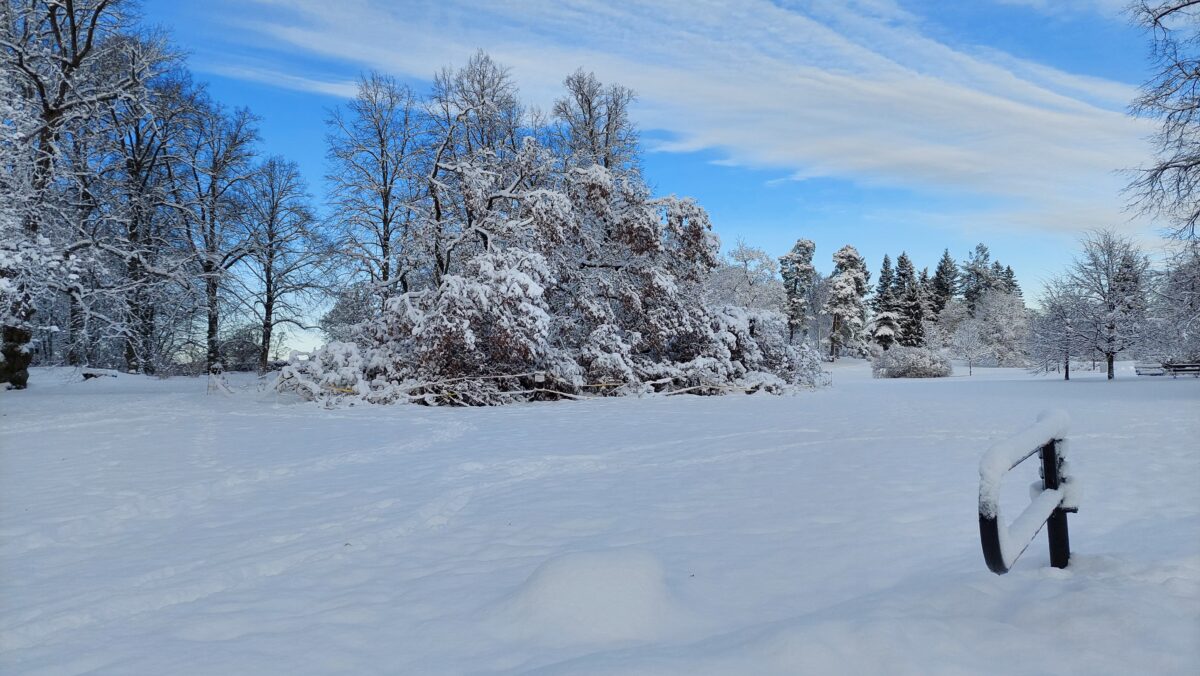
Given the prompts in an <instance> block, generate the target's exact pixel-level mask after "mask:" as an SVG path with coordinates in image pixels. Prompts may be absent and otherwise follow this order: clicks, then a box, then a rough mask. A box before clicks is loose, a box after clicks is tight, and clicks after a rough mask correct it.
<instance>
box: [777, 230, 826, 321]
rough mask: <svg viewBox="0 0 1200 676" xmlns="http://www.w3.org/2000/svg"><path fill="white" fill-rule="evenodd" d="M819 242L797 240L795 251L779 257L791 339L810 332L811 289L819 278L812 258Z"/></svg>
mask: <svg viewBox="0 0 1200 676" xmlns="http://www.w3.org/2000/svg"><path fill="white" fill-rule="evenodd" d="M816 249H817V245H816V244H814V243H813V241H812V240H810V239H798V240H796V243H795V244H794V245H792V250H791V251H789V252H788V253H787V254H784V256H783V257H781V258H780V259H779V273H780V275H781V276H782V277H783V293H784V301H783V302H784V314H785V315H787V322H788V340H789V341H792V340H795V338H796V332H797V331H802V332H804V333H807V325H808V319H809V315H810V313H811V311H812V308H811V307H810V304H809V296H810V295H811V288H812V285H813V281H814V279H815V277H816V273H817V271H816V268H814V267H813V264H812V257H813V252H814V251H816Z"/></svg>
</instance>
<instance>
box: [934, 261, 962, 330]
mask: <svg viewBox="0 0 1200 676" xmlns="http://www.w3.org/2000/svg"><path fill="white" fill-rule="evenodd" d="M957 291H958V264H957V263H955V262H954V259H953V258H951V257H950V250H949V249H946V250H945V251H943V252H942V260H940V261H938V266H937V270H935V271H934V273H933V297H932V299H933V314H934V316H933V317H930V319H936V316H937V315H940V314H941V313H942V310H944V309H945V308H946V303H949V302H950V299H951V298H954V294H955V293H956V292H957Z"/></svg>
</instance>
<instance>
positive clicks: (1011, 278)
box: [1000, 265, 1021, 296]
mask: <svg viewBox="0 0 1200 676" xmlns="http://www.w3.org/2000/svg"><path fill="white" fill-rule="evenodd" d="M1000 281H1001V288H1002V289H1003V290H1004V292H1005V293H1011V294H1015V295H1018V296H1020V295H1021V286H1020V285H1019V284H1017V274H1016V273H1015V272H1013V269H1012V266H1011V265H1006V266H1004V274H1003V275H1001V277H1000Z"/></svg>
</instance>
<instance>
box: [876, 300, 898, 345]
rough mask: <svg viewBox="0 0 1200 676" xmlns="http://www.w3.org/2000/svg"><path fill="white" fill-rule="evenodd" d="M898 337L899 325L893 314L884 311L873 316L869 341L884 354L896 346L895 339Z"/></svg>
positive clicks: (889, 311)
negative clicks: (881, 349)
mask: <svg viewBox="0 0 1200 676" xmlns="http://www.w3.org/2000/svg"><path fill="white" fill-rule="evenodd" d="M899 335H900V324H899V323H898V321H897V317H896V313H895V312H892V311H891V310H885V311H884V312H880V313H878V314H876V315H875V319H874V321H872V322H871V340H873V341H874V342H875V344H876V345H878V346H879V347H882V348H883V351H884V352H887V350H888V348H890V347H891V346H892V345H895V344H896V337H897V336H899Z"/></svg>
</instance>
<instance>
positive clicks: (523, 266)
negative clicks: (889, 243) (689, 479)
mask: <svg viewBox="0 0 1200 676" xmlns="http://www.w3.org/2000/svg"><path fill="white" fill-rule="evenodd" d="M380 82H385V81H384V80H382V79H381V78H379V77H378V76H369V77H367V78H365V79H364V80H363V82H362V83H361V84H360V90H359V96H358V98H357V100H356V101H355V102H354V103H353V104H351V105H350V106H349V107H348V108H347V109H346V111H343V112H339V113H336V114H335V116H334V119H335V120H339V122H338V125H337V128H338V129H343V130H354V129H358V128H360V126H361V125H362V124H364V123H371V121H370V120H369V119H368V120H366V121H364V120H363V119H362V118H363V117H364V116H377V115H378V111H377V108H378V106H377V105H375V104H373V103H372V102H373V101H375V100H376V99H377V98H378V96H379V91H378V90H379V87H380ZM565 84H566V88H567V95H566V96H564V97H563V98H562V99H560V100H559V101H558V102H557V103H556V104H555V106H554V111H555V117H554V119H553V120H552V121H550V123H549V124H548V125H543V123H542V122H541V121H540V120H539V118H538V117H537V116H535V115H533V114H531V113H530V112H529V111H528V110H527V109H526V108H525V107H524V106H523V105H522V104H521V103H520V100H519V97H518V95H517V90H516V86H515V84H514V83H513V81H512V80H511V77H510V75H509V72H508V70H507V69H505V68H503V67H502V66H500V65H499V64H496V63H495V62H494V61H493V60H492V59H490V58H489V57H488V56H487V55H485V54H483V53H482V52H481V53H478V54H476V55H475V56H474V57H473V58H472V59H471V60H470V61H469V62H468V63H467V64H466V65H465V66H464V67H463V68H461V69H459V70H457V71H450V70H446V71H443V72H442V73H440V74H439V75H438V76H437V77H436V78H435V84H434V87H433V91H432V92H431V93H430V94H429V95H428V96H427V97H426V98H425V99H424V100H423V101H421V102H420V105H419V106H416V105H414V106H413V109H414V110H416V109H418V108H419V111H420V114H419V115H418V116H417V119H415V121H413V122H412V124H413V125H415V128H416V129H418V130H419V133H416V134H414V138H416V139H419V140H417V141H414V143H413V145H411V146H409V147H408V149H407V150H406V153H407V159H406V161H405V162H403V163H400V162H397V163H396V169H395V170H396V171H399V172H400V173H401V174H402V176H401V177H400V178H399V179H397V181H396V185H395V186H394V188H393V189H391V190H390V191H389V192H388V195H386V196H385V195H383V194H382V193H381V191H379V190H377V189H375V190H365V191H362V192H361V193H357V194H358V195H359V196H358V197H356V198H355V199H356V200H359V201H360V202H361V203H362V204H363V205H364V211H363V213H364V214H372V215H373V216H372V218H375V219H376V220H375V221H372V223H375V225H373V226H372V227H371V228H370V229H369V230H368V232H369V233H370V237H371V238H372V239H370V242H372V245H371V247H370V251H371V252H372V253H371V255H372V256H378V257H380V258H377V259H375V263H372V264H371V265H370V266H360V268H359V274H358V276H357V283H358V284H362V285H365V286H362V287H361V288H363V289H365V290H367V291H368V293H369V292H370V291H371V290H373V289H379V288H381V287H380V282H381V281H382V279H383V277H384V274H383V271H384V270H386V269H387V268H386V266H384V265H381V263H383V262H384V258H383V256H384V254H385V247H384V246H383V245H384V243H385V242H384V241H385V239H386V238H383V237H377V236H376V235H377V234H378V232H379V231H380V230H381V228H382V226H381V225H379V223H381V222H382V221H379V220H378V219H379V218H381V217H382V215H383V214H384V213H385V211H386V210H385V209H384V208H383V207H384V203H385V201H386V202H388V203H390V201H391V200H393V199H400V200H402V204H401V205H400V206H397V207H396V209H397V212H396V213H397V214H399V213H403V214H404V215H403V217H400V218H398V219H397V222H398V223H399V226H398V227H399V230H400V231H401V232H402V233H403V237H402V238H401V240H397V241H399V242H402V246H398V247H392V248H391V249H388V250H387V251H390V253H388V254H387V256H388V257H389V260H401V259H402V260H403V264H397V265H396V266H395V267H392V268H391V271H390V272H389V275H392V276H391V277H390V278H391V279H397V280H400V279H401V278H402V281H397V282H396V284H394V285H393V284H390V283H389V284H387V285H385V286H386V287H387V289H388V292H387V293H386V294H383V295H382V297H383V305H382V308H381V311H380V312H379V313H377V314H368V316H366V317H364V318H363V321H362V323H361V324H360V325H359V327H358V328H357V330H356V331H355V334H356V340H357V343H358V345H357V346H350V345H348V344H345V343H336V344H331V345H330V346H329V347H328V348H326V349H325V350H322V351H319V352H318V353H317V354H316V355H315V356H313V357H312V358H311V359H308V360H306V361H299V360H297V361H294V362H293V363H292V364H291V365H290V366H288V367H287V368H285V370H284V372H283V378H282V380H281V387H283V388H285V389H293V390H295V391H297V392H300V393H302V394H304V395H305V396H308V397H312V398H319V399H331V398H332V399H336V398H339V397H341V396H343V395H348V396H352V397H355V398H361V399H365V400H367V401H373V402H387V401H397V400H406V401H421V402H427V403H451V404H493V403H504V402H509V401H518V400H523V399H529V398H555V397H571V396H580V395H583V394H609V393H618V394H619V393H629V392H643V391H679V390H686V391H690V392H701V393H719V392H726V391H730V390H748V389H749V390H753V389H768V390H779V389H782V388H785V387H788V386H790V385H794V384H807V383H811V382H813V380H814V377H815V374H816V370H817V366H816V359H815V356H814V354H813V353H812V352H811V351H810V350H808V349H807V348H804V347H795V346H792V345H791V344H790V343H789V341H788V336H787V332H788V327H787V320H786V318H785V317H784V315H783V314H782V313H781V312H779V308H780V305H781V303H782V293H781V285H780V282H779V280H778V278H777V276H776V268H775V263H774V261H773V260H772V259H770V258H769V257H768V256H766V255H765V254H764V253H762V252H761V251H759V250H756V249H753V248H751V247H747V246H744V245H741V246H739V247H737V248H735V249H734V250H733V251H732V252H731V254H730V257H728V258H727V259H726V260H725V261H724V262H723V261H722V260H721V258H720V257H719V255H718V242H717V238H716V236H715V235H714V234H713V233H712V227H711V224H710V223H709V220H708V215H707V213H706V212H705V211H704V210H703V209H702V208H700V207H699V206H698V205H697V204H696V203H695V202H694V201H693V200H691V199H681V198H677V197H674V196H668V197H656V196H653V195H652V194H651V193H650V191H649V189H648V188H647V186H646V184H645V182H644V181H643V180H642V178H641V175H640V173H639V169H638V162H637V157H636V153H635V152H634V147H633V146H632V145H631V143H632V141H631V139H635V138H636V131H635V130H634V129H633V128H632V125H631V123H630V122H629V119H628V113H627V106H628V104H629V102H630V101H631V100H632V98H633V95H632V93H631V92H629V91H628V90H625V89H623V88H620V87H613V86H604V85H602V84H601V83H599V82H598V81H596V80H595V78H594V76H592V75H590V74H585V73H579V72H577V73H575V74H573V75H571V76H570V77H568V78H567V80H566V83H565ZM401 98H403V97H401ZM404 100H405V101H407V99H404ZM372 119H373V118H372ZM372 124H373V123H372ZM341 133H342V134H345V135H348V134H350V132H349V131H343V132H341ZM347 138H348V137H347V136H342V137H338V138H334V139H332V140H331V143H332V146H333V147H334V148H335V149H337V150H338V152H339V153H340V152H342V149H344V148H345V147H346V145H347V143H348V140H347ZM357 143H358V142H357V141H356V142H354V144H357ZM335 191H336V194H337V195H345V194H346V187H345V185H339V186H337V187H335ZM405 196H407V197H405ZM368 205H369V206H368ZM365 218H366V217H365V216H364V219H365ZM367 248H368V247H365V246H362V247H355V249H356V250H359V251H362V250H366V249H367ZM714 271H715V272H716V276H715V278H714ZM706 293H707V295H708V296H709V298H710V299H711V300H712V301H713V302H712V303H711V304H706V303H704V302H702V300H703V299H704V298H705V296H706ZM342 300H343V301H344V302H343V303H342V308H343V309H344V310H345V311H347V314H349V315H357V314H359V313H356V312H354V311H352V306H353V305H354V304H355V301H354V296H343V299H342ZM363 314H366V313H363ZM352 365H353V366H352ZM330 368H332V369H334V370H335V371H336V373H334V374H330V373H329V372H328V371H329V369H330ZM350 368H357V369H360V372H359V373H358V374H357V376H358V378H357V380H355V381H354V382H353V383H352V384H348V383H346V382H345V380H346V370H347V369H350ZM330 383H337V384H333V385H331V384H330Z"/></svg>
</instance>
